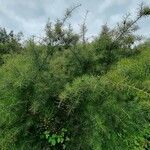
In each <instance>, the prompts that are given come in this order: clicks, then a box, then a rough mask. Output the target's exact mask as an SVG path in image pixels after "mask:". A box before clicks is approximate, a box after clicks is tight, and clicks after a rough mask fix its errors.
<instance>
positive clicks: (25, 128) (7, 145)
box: [0, 5, 150, 150]
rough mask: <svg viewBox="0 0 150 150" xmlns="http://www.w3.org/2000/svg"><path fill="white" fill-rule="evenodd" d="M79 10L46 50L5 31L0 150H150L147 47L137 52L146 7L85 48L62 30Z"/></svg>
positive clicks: (53, 27) (53, 32) (1, 34)
mask: <svg viewBox="0 0 150 150" xmlns="http://www.w3.org/2000/svg"><path fill="white" fill-rule="evenodd" d="M79 6H80V5H79ZM79 6H76V7H74V8H72V9H69V10H67V12H66V14H65V16H64V18H62V19H58V20H57V21H56V22H55V23H52V22H48V23H47V24H46V28H45V31H46V35H45V37H44V38H43V42H42V43H38V42H37V43H36V42H34V39H30V40H28V41H27V42H26V43H25V44H24V45H21V44H20V43H19V39H18V38H17V37H16V35H14V34H13V32H11V33H7V32H6V30H5V29H0V54H1V55H0V58H1V60H2V63H3V65H1V66H0V149H2V150H10V149H12V150H26V149H29V150H62V149H66V150H129V149H131V150H147V149H149V148H150V136H149V135H150V125H149V123H150V102H149V100H150V59H149V58H150V53H149V50H150V42H149V40H147V41H146V42H144V43H143V44H139V45H138V46H134V43H135V42H137V40H138V37H137V36H136V35H135V34H134V31H136V30H137V29H138V28H137V25H136V22H137V20H138V19H139V18H140V17H141V16H145V15H147V14H148V8H146V7H144V9H142V11H140V12H142V13H143V14H142V15H140V16H138V18H136V19H135V20H131V19H129V18H128V17H127V18H125V19H124V21H123V22H121V23H120V24H118V26H117V28H115V29H110V28H109V27H108V26H107V25H104V26H102V30H101V33H100V35H99V36H98V37H97V38H96V39H94V40H93V41H92V42H88V41H86V39H85V33H86V30H87V29H86V26H85V22H84V24H83V25H82V33H81V35H82V36H80V35H78V34H76V33H74V31H73V29H72V27H71V25H69V27H68V28H67V27H66V24H65V22H66V20H67V18H68V17H70V16H71V12H72V11H73V10H74V9H75V8H77V7H79ZM22 47H23V48H22Z"/></svg>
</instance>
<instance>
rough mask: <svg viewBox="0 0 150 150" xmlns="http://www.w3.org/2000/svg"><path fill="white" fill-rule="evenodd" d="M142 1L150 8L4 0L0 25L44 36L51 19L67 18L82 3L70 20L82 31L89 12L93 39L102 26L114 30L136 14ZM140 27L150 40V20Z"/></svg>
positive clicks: (96, 0) (127, 3)
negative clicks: (84, 18)
mask: <svg viewBox="0 0 150 150" xmlns="http://www.w3.org/2000/svg"><path fill="white" fill-rule="evenodd" d="M141 2H144V3H145V4H147V5H149V6H150V0H0V26H1V27H5V28H7V29H8V30H14V31H15V32H19V31H22V32H23V33H24V34H25V35H26V36H31V35H37V36H40V35H42V34H43V32H44V26H45V23H46V21H47V19H48V18H50V19H51V20H53V21H54V20H56V18H57V17H61V16H63V14H64V11H65V10H66V8H69V7H70V6H72V5H75V4H79V3H80V4H82V6H81V7H80V8H78V9H77V10H76V11H75V12H74V13H73V16H72V18H71V19H70V20H69V21H70V22H72V25H73V27H74V29H75V31H77V32H78V31H79V25H80V24H81V23H82V21H83V17H84V15H85V12H86V10H88V11H89V14H88V18H87V26H88V36H91V35H96V34H98V33H99V31H100V27H101V25H102V24H105V23H107V24H108V25H109V26H110V27H113V26H115V25H116V23H117V22H118V21H120V20H121V19H122V16H124V15H125V14H126V13H128V12H131V13H134V12H136V11H137V7H138V4H140V3H141ZM133 17H134V15H133ZM139 26H140V28H141V29H140V30H139V31H138V33H139V34H142V35H145V36H147V37H150V18H145V19H142V20H141V21H140V22H139Z"/></svg>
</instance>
